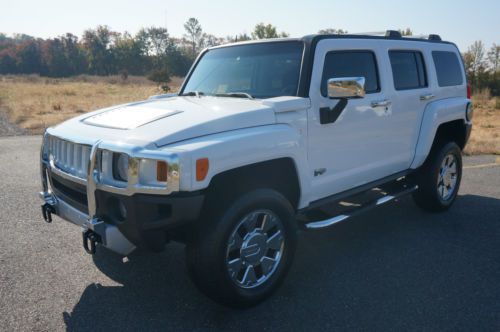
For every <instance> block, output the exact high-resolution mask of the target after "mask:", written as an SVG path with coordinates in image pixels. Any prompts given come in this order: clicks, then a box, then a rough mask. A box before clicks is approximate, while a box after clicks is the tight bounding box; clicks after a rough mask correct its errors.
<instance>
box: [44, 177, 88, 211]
mask: <svg viewBox="0 0 500 332" xmlns="http://www.w3.org/2000/svg"><path fill="white" fill-rule="evenodd" d="M50 183H51V185H52V189H53V190H54V194H55V195H56V197H59V198H61V199H63V200H64V201H65V202H66V203H68V204H69V205H71V206H73V207H74V208H76V209H78V210H80V211H81V212H83V213H88V206H87V192H86V187H85V186H84V185H81V184H78V183H75V182H72V181H68V180H66V179H64V178H62V177H60V176H57V175H55V174H50Z"/></svg>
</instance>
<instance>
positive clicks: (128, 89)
mask: <svg viewBox="0 0 500 332" xmlns="http://www.w3.org/2000/svg"><path fill="white" fill-rule="evenodd" d="M181 82H182V79H180V78H175V79H173V81H172V82H171V83H170V87H171V89H172V90H173V91H176V90H177V89H178V88H179V86H180V84H181ZM159 93H161V91H160V89H159V88H158V87H157V86H156V85H155V84H154V83H152V82H151V81H148V80H147V79H145V78H144V77H133V76H131V77H129V78H128V79H127V80H126V81H123V80H122V79H121V78H120V77H119V76H109V77H96V76H86V75H82V76H77V77H73V78H68V79H50V78H44V77H39V76H35V75H29V76H0V108H1V109H2V110H6V112H7V114H8V116H9V119H10V121H12V122H14V123H16V124H18V125H19V126H21V127H23V128H25V129H28V131H29V132H31V133H41V132H43V130H44V128H46V127H48V126H51V125H54V124H57V123H59V122H61V121H64V120H66V119H68V118H71V117H74V116H76V115H78V114H81V113H85V112H89V111H93V110H96V109H99V108H103V107H107V106H111V105H116V104H121V103H125V102H130V101H136V100H143V99H145V98H147V97H149V96H151V95H154V94H159ZM473 104H474V110H475V111H474V120H473V122H474V127H473V130H472V134H471V138H470V140H469V143H468V144H467V147H466V149H465V153H466V154H484V153H488V154H497V155H500V97H496V98H491V97H490V95H489V91H482V92H481V93H478V94H476V95H475V96H473Z"/></svg>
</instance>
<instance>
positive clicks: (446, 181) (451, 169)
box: [437, 153, 458, 201]
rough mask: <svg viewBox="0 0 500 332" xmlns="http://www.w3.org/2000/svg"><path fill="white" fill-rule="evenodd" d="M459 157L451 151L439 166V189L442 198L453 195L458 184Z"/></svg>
mask: <svg viewBox="0 0 500 332" xmlns="http://www.w3.org/2000/svg"><path fill="white" fill-rule="evenodd" d="M457 176H458V173H457V157H455V155H454V154H452V153H450V154H448V155H446V157H444V159H443V161H442V163H441V166H440V168H439V175H438V180H437V181H438V183H437V190H438V193H439V196H440V197H441V199H442V200H444V201H446V200H448V199H450V197H452V195H453V193H454V192H455V187H456V186H457Z"/></svg>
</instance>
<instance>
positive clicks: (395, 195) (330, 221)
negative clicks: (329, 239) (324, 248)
mask: <svg viewBox="0 0 500 332" xmlns="http://www.w3.org/2000/svg"><path fill="white" fill-rule="evenodd" d="M417 189H418V186H417V185H414V186H411V187H409V188H405V189H403V190H401V191H399V192H397V193H393V194H391V195H387V196H384V197H381V198H379V199H376V200H374V201H372V202H369V203H367V204H365V205H363V206H361V207H360V208H358V209H355V210H352V211H351V212H349V213H345V214H340V215H338V216H335V217H333V218H329V219H326V220H320V221H312V222H309V223H306V224H305V227H306V229H318V228H324V227H329V226H331V225H333V224H336V223H338V222H341V221H344V220H346V219H349V218H352V217H354V216H356V215H358V214H361V213H363V212H366V211H368V210H371V209H372V208H374V207H377V206H380V205H383V204H386V203H389V202H391V201H393V200H395V199H397V198H400V197H403V196H405V195H408V194H411V193H412V192H414V191H415V190H417Z"/></svg>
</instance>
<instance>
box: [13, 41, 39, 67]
mask: <svg viewBox="0 0 500 332" xmlns="http://www.w3.org/2000/svg"><path fill="white" fill-rule="evenodd" d="M16 55H17V70H18V71H19V73H21V74H31V73H40V72H41V71H42V61H41V53H40V47H39V45H38V42H37V41H35V40H34V39H25V40H24V41H23V43H22V44H20V45H18V46H17V49H16Z"/></svg>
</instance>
